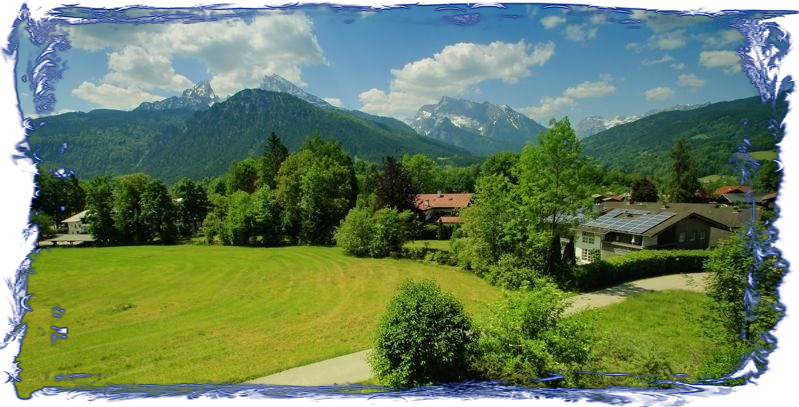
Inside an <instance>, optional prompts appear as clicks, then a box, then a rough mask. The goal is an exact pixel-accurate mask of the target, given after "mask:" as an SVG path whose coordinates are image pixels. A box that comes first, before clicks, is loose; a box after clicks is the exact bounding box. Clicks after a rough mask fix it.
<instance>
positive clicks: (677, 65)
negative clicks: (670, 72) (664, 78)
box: [671, 62, 685, 71]
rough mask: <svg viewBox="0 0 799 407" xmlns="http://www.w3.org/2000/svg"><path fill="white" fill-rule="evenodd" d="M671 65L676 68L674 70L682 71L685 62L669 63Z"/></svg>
mask: <svg viewBox="0 0 799 407" xmlns="http://www.w3.org/2000/svg"><path fill="white" fill-rule="evenodd" d="M671 67H672V68H674V69H676V70H678V71H682V70H683V69H685V64H683V63H682V62H680V63H675V64H671Z"/></svg>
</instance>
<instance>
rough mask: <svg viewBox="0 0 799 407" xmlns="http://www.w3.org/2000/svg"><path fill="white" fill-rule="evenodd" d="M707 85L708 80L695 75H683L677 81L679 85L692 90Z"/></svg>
mask: <svg viewBox="0 0 799 407" xmlns="http://www.w3.org/2000/svg"><path fill="white" fill-rule="evenodd" d="M706 83H707V81H706V80H704V79H702V78H700V77H698V76H696V75H694V74H682V75H680V76H679V78H678V79H677V84H678V85H680V86H687V87H692V88H701V87H702V86H705V84H706Z"/></svg>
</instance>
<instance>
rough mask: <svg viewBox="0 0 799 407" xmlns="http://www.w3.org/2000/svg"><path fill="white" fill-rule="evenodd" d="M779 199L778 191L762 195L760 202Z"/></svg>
mask: <svg viewBox="0 0 799 407" xmlns="http://www.w3.org/2000/svg"><path fill="white" fill-rule="evenodd" d="M775 199H777V193H776V192H774V193H771V194H766V195H763V196H761V197H760V202H766V201H773V200H775Z"/></svg>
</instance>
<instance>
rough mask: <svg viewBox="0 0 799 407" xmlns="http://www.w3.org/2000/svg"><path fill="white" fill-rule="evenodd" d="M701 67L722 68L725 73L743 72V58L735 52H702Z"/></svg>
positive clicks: (700, 55)
mask: <svg viewBox="0 0 799 407" xmlns="http://www.w3.org/2000/svg"><path fill="white" fill-rule="evenodd" d="M699 65H701V66H704V67H705V68H720V69H723V70H724V72H725V73H728V74H733V73H736V72H741V57H740V56H739V55H738V53H736V52H735V51H702V52H700V53H699Z"/></svg>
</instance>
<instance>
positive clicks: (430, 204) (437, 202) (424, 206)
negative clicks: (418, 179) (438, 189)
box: [416, 194, 472, 211]
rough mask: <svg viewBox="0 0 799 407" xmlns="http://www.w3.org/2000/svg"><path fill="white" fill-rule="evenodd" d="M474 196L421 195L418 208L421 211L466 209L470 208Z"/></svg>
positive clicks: (417, 202) (417, 204) (417, 200)
mask: <svg viewBox="0 0 799 407" xmlns="http://www.w3.org/2000/svg"><path fill="white" fill-rule="evenodd" d="M471 200H472V194H419V195H416V207H417V208H419V210H421V211H426V210H429V209H437V208H465V207H467V206H469V201H471Z"/></svg>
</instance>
